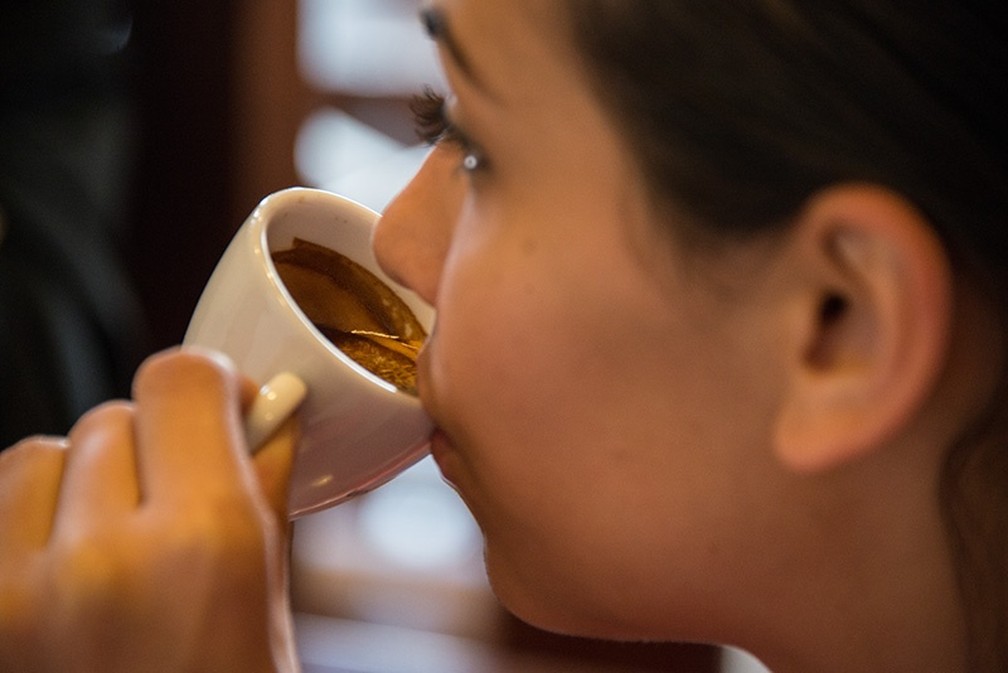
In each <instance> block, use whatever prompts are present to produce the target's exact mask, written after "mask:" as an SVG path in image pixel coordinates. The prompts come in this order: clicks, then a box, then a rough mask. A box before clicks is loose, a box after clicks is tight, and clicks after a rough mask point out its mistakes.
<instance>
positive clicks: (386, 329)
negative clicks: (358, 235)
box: [272, 239, 427, 395]
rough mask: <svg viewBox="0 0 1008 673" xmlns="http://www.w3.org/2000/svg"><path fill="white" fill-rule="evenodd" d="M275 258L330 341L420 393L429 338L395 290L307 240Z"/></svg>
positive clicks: (293, 291)
mask: <svg viewBox="0 0 1008 673" xmlns="http://www.w3.org/2000/svg"><path fill="white" fill-rule="evenodd" d="M272 257H273V263H274V265H275V266H276V269H277V272H278V273H279V274H280V279H281V280H282V281H283V283H284V285H285V286H287V290H288V291H289V292H290V293H291V296H292V297H294V301H296V302H297V303H298V306H300V307H301V310H302V311H304V313H305V315H306V316H308V319H309V320H311V321H312V323H314V324H315V326H316V327H317V328H318V329H319V331H320V332H322V334H324V335H325V336H326V338H327V339H329V340H330V341H331V342H332V343H333V344H334V345H335V346H336V347H337V348H339V349H340V350H341V351H343V352H344V353H346V354H347V355H348V356H350V357H351V358H353V359H354V360H355V361H356V362H357V363H358V364H360V365H361V366H362V367H364V368H365V369H367V370H368V371H370V372H372V373H373V374H375V375H376V376H380V377H381V378H383V379H385V380H386V381H388V382H389V383H392V384H393V385H395V386H396V387H397V388H399V389H400V390H403V391H405V392H408V393H411V394H414V395H415V394H416V354H417V351H418V350H419V349H420V346H421V345H422V344H423V340H424V339H425V338H426V336H427V334H426V332H425V331H424V328H423V326H422V325H421V324H420V322H419V321H418V320H417V318H416V316H415V315H413V311H411V310H410V308H409V306H407V305H406V304H405V303H404V302H403V300H402V299H400V298H399V296H398V295H396V293H395V292H393V291H392V289H391V288H389V287H388V286H387V285H385V283H383V282H382V281H381V280H379V279H378V277H377V276H375V275H374V274H373V273H371V272H370V271H368V270H367V269H365V268H364V267H362V266H361V265H360V264H357V263H356V262H354V261H353V260H352V259H350V258H348V257H346V256H344V255H341V254H340V253H338V252H336V251H335V250H331V249H329V248H326V247H324V246H321V245H317V244H315V243H310V242H308V241H304V240H301V239H294V244H293V246H292V247H291V248H289V249H286V250H278V251H275V252H273V253H272Z"/></svg>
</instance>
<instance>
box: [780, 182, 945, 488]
mask: <svg viewBox="0 0 1008 673" xmlns="http://www.w3.org/2000/svg"><path fill="white" fill-rule="evenodd" d="M794 231H795V238H794V239H793V243H794V245H795V247H794V248H792V250H793V251H794V254H795V259H794V262H795V263H796V264H797V265H799V267H800V272H799V273H797V274H796V275H795V277H796V278H799V279H800V280H799V282H798V285H797V296H798V297H799V299H798V312H797V315H798V318H797V320H796V321H795V323H794V325H795V329H796V330H797V332H798V334H797V339H795V340H794V341H792V343H794V344H795V347H794V350H793V352H789V353H788V354H787V362H788V371H787V380H786V388H785V393H784V397H783V399H782V400H781V406H780V408H779V414H778V416H777V423H776V427H775V437H774V441H775V451H776V453H777V456H778V459H779V460H781V461H782V463H784V464H785V465H787V466H788V467H790V468H792V469H796V470H803V471H816V470H821V469H827V468H829V467H831V466H834V465H837V464H841V463H843V462H845V461H848V460H853V459H856V458H858V457H860V456H862V455H864V454H866V453H868V452H870V451H872V450H873V449H875V448H877V447H880V446H881V445H883V443H885V442H886V441H887V440H889V439H890V438H892V437H893V436H894V435H896V434H897V433H898V431H899V430H900V428H902V427H904V426H905V424H906V423H907V422H908V421H909V420H910V419H911V418H912V416H913V415H914V414H915V412H917V411H918V410H919V409H920V407H921V405H922V404H923V402H924V401H925V399H926V398H927V396H928V395H929V393H930V392H931V390H932V388H933V386H934V385H935V383H936V380H937V377H938V375H939V374H940V372H941V369H942V367H943V365H944V362H945V359H946V357H947V350H948V347H949V330H950V323H951V312H952V275H951V269H950V267H949V262H948V258H947V256H946V254H945V250H944V248H943V247H942V244H941V242H940V241H939V240H938V238H937V236H936V234H935V233H934V231H933V230H932V229H931V227H930V225H929V223H928V221H927V219H926V218H925V217H924V215H923V214H922V213H921V212H920V211H918V210H917V209H916V208H915V207H914V206H913V204H911V203H910V202H909V201H907V200H905V199H904V198H902V197H901V196H899V195H898V194H896V193H895V192H892V191H890V190H887V189H885V188H882V187H877V186H871V185H853V184H852V185H840V186H836V187H832V188H829V189H827V190H824V191H822V192H819V193H818V194H816V195H815V196H814V197H813V198H812V199H811V200H810V201H809V202H808V204H807V207H806V208H805V209H804V210H803V211H802V213H801V214H800V216H799V218H798V221H797V222H796V223H795V229H794Z"/></svg>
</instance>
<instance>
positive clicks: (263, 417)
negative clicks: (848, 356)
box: [245, 372, 308, 455]
mask: <svg viewBox="0 0 1008 673" xmlns="http://www.w3.org/2000/svg"><path fill="white" fill-rule="evenodd" d="M307 393H308V388H307V386H305V384H304V381H302V380H301V379H300V378H299V377H298V376H296V375H294V374H291V373H290V372H280V373H279V374H277V375H276V376H274V377H273V378H271V379H270V380H269V381H267V382H266V383H265V384H264V385H263V386H262V387H261V388H260V389H259V393H258V394H257V395H256V398H255V400H254V401H253V402H252V406H251V407H250V408H249V410H248V413H246V414H245V438H246V441H247V442H248V446H249V453H252V454H253V455H254V454H255V453H256V452H257V451H258V450H259V449H260V448H261V447H262V445H263V444H264V443H265V442H266V440H267V439H269V438H270V437H271V436H272V435H273V433H274V432H276V431H277V428H279V427H280V425H281V424H282V423H283V422H284V421H286V420H287V419H288V418H289V417H290V415H291V414H292V413H294V411H295V410H296V409H297V408H298V407H299V406H300V405H301V402H302V401H303V400H304V398H305V395H307Z"/></svg>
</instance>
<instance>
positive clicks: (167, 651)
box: [0, 351, 297, 673]
mask: <svg viewBox="0 0 1008 673" xmlns="http://www.w3.org/2000/svg"><path fill="white" fill-rule="evenodd" d="M133 395H134V400H133V401H132V402H110V403H107V404H105V405H102V406H100V407H97V408H95V409H93V410H92V411H90V412H88V413H87V414H86V415H85V416H84V417H82V418H81V419H80V421H78V423H77V424H76V425H75V426H74V427H73V429H72V430H71V431H70V434H69V436H68V437H67V438H66V439H62V438H59V439H57V438H41V437H40V438H33V439H28V440H25V441H22V442H20V443H19V444H17V445H15V446H14V447H12V448H10V449H8V450H7V451H4V452H2V453H0V670H4V671H7V670H10V671H60V672H63V671H103V672H104V671H129V672H130V673H133V672H135V671H197V670H206V671H242V672H252V671H289V670H296V669H297V663H296V660H295V656H294V647H293V639H292V632H291V626H290V611H289V608H288V602H287V583H286V535H285V533H286V507H285V504H286V489H287V479H288V476H289V473H290V466H291V458H292V454H293V443H294V441H293V434H294V433H293V423H289V424H288V426H287V427H285V428H284V429H283V430H282V431H281V432H280V433H278V435H277V436H276V437H274V439H273V440H271V441H270V442H269V443H268V444H267V445H266V447H265V448H264V449H263V450H261V451H260V452H259V453H258V454H257V456H256V457H255V459H254V460H253V459H250V458H249V457H248V455H247V451H248V450H247V447H246V445H245V440H244V436H243V434H242V423H241V416H242V409H243V407H244V406H245V405H247V404H248V402H249V401H250V400H251V398H252V396H253V395H254V390H251V389H250V386H249V385H248V384H246V383H243V381H242V380H241V379H240V377H239V376H238V375H237V374H236V373H235V372H234V371H233V370H232V369H231V368H230V367H229V366H228V365H227V364H226V363H224V362H222V361H221V360H219V359H215V358H213V357H209V356H207V355H203V354H198V353H194V352H192V351H171V352H167V353H163V354H159V355H156V356H154V357H152V358H151V359H149V360H148V361H147V362H145V363H144V365H143V366H141V368H140V369H139V371H138V372H137V375H136V378H135V380H134V389H133Z"/></svg>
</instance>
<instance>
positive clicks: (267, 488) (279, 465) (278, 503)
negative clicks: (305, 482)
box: [253, 418, 300, 530]
mask: <svg viewBox="0 0 1008 673" xmlns="http://www.w3.org/2000/svg"><path fill="white" fill-rule="evenodd" d="M299 437H300V433H299V429H298V425H297V420H296V418H289V419H287V421H285V422H284V423H283V425H281V426H280V428H279V429H278V430H277V432H276V433H275V434H274V435H273V436H272V437H271V438H270V439H269V440H267V441H266V443H265V444H263V445H262V448H261V449H260V450H259V452H258V453H257V454H256V455H255V458H254V460H253V465H254V466H255V471H256V477H258V480H259V486H260V488H262V491H263V495H265V496H266V501H267V502H268V503H269V506H270V509H271V510H272V511H273V513H274V514H275V515H276V519H277V523H278V524H279V525H280V529H281V530H286V529H287V524H288V518H289V517H288V515H287V497H288V494H289V491H290V476H291V471H292V468H293V465H294V453H295V450H296V446H297V441H298V439H299Z"/></svg>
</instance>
